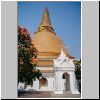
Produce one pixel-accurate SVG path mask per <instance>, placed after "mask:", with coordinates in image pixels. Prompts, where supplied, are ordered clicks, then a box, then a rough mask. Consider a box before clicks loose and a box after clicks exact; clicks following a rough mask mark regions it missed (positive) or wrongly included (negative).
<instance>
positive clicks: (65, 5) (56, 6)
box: [18, 1, 81, 59]
mask: <svg viewBox="0 0 100 100" xmlns="http://www.w3.org/2000/svg"><path fill="white" fill-rule="evenodd" d="M45 6H47V8H48V10H49V16H50V19H51V23H52V26H53V28H54V31H55V32H56V34H57V35H58V36H59V37H60V39H61V40H62V41H63V43H64V45H65V47H66V48H67V49H68V50H69V52H70V53H71V55H72V56H74V57H75V58H76V59H79V58H81V2H39V1H37V2H36V1H35V2H21V1H20V2H18V25H20V26H21V27H26V28H27V29H28V31H29V32H30V35H31V36H33V34H34V32H36V30H37V28H38V26H39V24H40V22H41V19H42V15H43V12H44V9H45Z"/></svg>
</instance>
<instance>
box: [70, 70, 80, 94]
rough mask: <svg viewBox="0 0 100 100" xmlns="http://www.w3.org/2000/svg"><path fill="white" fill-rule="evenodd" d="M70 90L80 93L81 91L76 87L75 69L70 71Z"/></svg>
mask: <svg viewBox="0 0 100 100" xmlns="http://www.w3.org/2000/svg"><path fill="white" fill-rule="evenodd" d="M69 74H70V90H71V92H72V93H73V94H80V93H79V91H78V90H77V89H76V83H75V82H76V81H75V73H74V71H72V72H70V73H69Z"/></svg>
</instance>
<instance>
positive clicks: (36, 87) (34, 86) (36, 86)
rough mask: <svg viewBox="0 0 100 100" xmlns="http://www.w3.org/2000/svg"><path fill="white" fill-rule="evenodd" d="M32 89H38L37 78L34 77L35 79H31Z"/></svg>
mask: <svg viewBox="0 0 100 100" xmlns="http://www.w3.org/2000/svg"><path fill="white" fill-rule="evenodd" d="M33 89H36V90H38V89H39V80H38V79H36V80H35V81H33Z"/></svg>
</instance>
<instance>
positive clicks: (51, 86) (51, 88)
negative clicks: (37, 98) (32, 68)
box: [47, 77, 53, 91]
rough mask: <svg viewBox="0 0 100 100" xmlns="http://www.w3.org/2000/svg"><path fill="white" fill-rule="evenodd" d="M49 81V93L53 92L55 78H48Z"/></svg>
mask: <svg viewBox="0 0 100 100" xmlns="http://www.w3.org/2000/svg"><path fill="white" fill-rule="evenodd" d="M47 81H48V86H47V87H48V90H49V91H52V90H53V78H51V77H48V78H47Z"/></svg>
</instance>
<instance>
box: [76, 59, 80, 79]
mask: <svg viewBox="0 0 100 100" xmlns="http://www.w3.org/2000/svg"><path fill="white" fill-rule="evenodd" d="M75 74H76V78H77V79H78V80H79V79H81V59H80V60H79V61H77V62H76V63H75Z"/></svg>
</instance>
